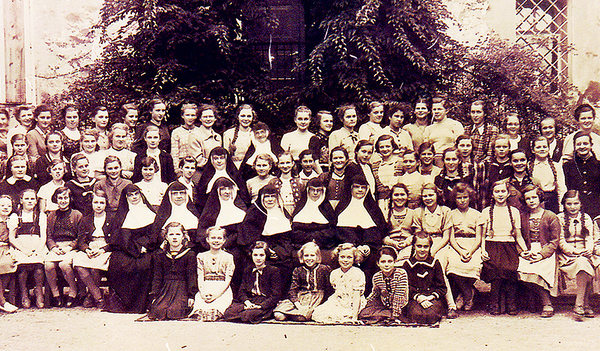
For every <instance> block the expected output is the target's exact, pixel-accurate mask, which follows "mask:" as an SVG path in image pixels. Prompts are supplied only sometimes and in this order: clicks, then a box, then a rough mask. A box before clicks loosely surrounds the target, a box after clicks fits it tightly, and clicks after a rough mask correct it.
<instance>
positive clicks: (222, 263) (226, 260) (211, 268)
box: [196, 251, 235, 281]
mask: <svg viewBox="0 0 600 351" xmlns="http://www.w3.org/2000/svg"><path fill="white" fill-rule="evenodd" d="M196 261H197V263H198V277H199V278H200V279H202V277H204V280H216V281H224V280H225V278H226V277H231V276H233V271H234V270H235V264H234V263H233V255H231V254H230V253H227V252H225V251H221V252H220V253H219V254H218V255H213V254H211V253H210V251H206V252H201V253H199V254H198V256H196Z"/></svg>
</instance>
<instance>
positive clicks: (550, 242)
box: [521, 210, 562, 258]
mask: <svg viewBox="0 0 600 351" xmlns="http://www.w3.org/2000/svg"><path fill="white" fill-rule="evenodd" d="M561 230H562V228H561V226H560V221H559V220H558V217H557V216H556V215H555V214H554V213H552V212H551V211H548V210H544V212H543V213H542V217H541V220H540V244H541V245H542V251H541V252H540V253H541V254H542V257H543V258H548V257H550V256H552V254H553V253H554V252H555V251H556V249H557V248H558V241H559V238H560V231H561ZM521 232H522V233H523V239H525V243H526V244H527V248H528V249H531V231H530V230H529V213H528V212H521Z"/></svg>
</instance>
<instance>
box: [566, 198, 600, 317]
mask: <svg viewBox="0 0 600 351" xmlns="http://www.w3.org/2000/svg"><path fill="white" fill-rule="evenodd" d="M562 204H563V207H564V209H565V211H564V212H563V213H560V214H559V215H558V219H559V220H560V224H561V226H562V228H563V230H562V231H561V233H560V241H559V245H560V251H559V254H558V265H559V267H560V271H561V272H562V273H564V274H565V275H566V277H567V278H569V279H575V281H576V283H577V295H576V297H575V307H574V308H573V315H574V318H575V320H576V321H583V319H584V317H589V318H591V317H594V311H593V310H592V308H591V307H590V296H591V294H592V286H593V280H594V278H595V277H596V269H597V267H598V263H600V257H598V255H595V254H594V243H595V242H596V241H597V240H598V226H597V225H595V224H594V223H593V222H592V219H591V218H590V216H589V215H587V214H585V213H583V212H581V198H580V195H579V192H578V191H577V190H568V191H567V192H566V193H565V196H564V197H563V199H562Z"/></svg>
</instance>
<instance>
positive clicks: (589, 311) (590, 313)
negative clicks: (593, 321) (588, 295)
mask: <svg viewBox="0 0 600 351" xmlns="http://www.w3.org/2000/svg"><path fill="white" fill-rule="evenodd" d="M583 315H584V316H585V318H594V317H595V315H594V310H593V309H592V308H591V307H590V306H584V307H583Z"/></svg>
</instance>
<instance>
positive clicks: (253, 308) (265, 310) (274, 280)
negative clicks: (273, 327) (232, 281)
mask: <svg viewBox="0 0 600 351" xmlns="http://www.w3.org/2000/svg"><path fill="white" fill-rule="evenodd" d="M269 250H270V249H269V245H268V244H267V243H266V242H264V241H257V242H256V243H255V244H254V245H253V246H252V251H251V253H252V262H253V263H254V265H253V266H249V267H247V268H246V269H245V270H244V277H243V279H242V285H241V286H240V289H239V291H238V294H237V296H236V298H235V300H234V302H233V303H232V304H231V306H229V308H227V310H225V313H224V314H223V318H224V319H225V320H226V321H230V322H235V321H241V322H244V323H254V324H256V323H260V321H262V320H265V319H268V318H270V317H271V314H272V313H273V309H274V308H275V306H276V305H277V302H278V301H279V299H280V297H281V292H282V289H281V275H280V273H279V270H278V269H277V268H276V267H273V266H271V265H270V264H268V263H267V257H269V256H270V253H269V252H270V251H269Z"/></svg>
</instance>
